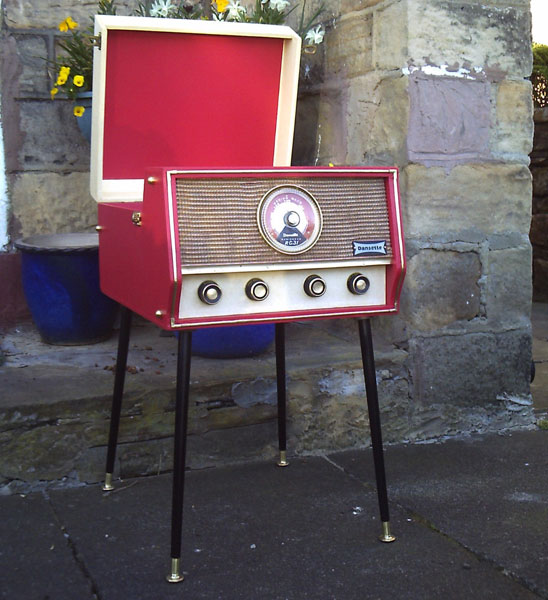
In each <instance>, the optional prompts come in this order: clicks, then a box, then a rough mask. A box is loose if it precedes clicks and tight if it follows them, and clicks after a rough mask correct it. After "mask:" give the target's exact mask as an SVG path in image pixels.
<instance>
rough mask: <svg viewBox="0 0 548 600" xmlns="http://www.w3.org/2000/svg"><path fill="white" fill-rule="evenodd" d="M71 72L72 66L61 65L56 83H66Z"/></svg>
mask: <svg viewBox="0 0 548 600" xmlns="http://www.w3.org/2000/svg"><path fill="white" fill-rule="evenodd" d="M69 73H70V67H61V68H60V69H59V75H57V81H56V82H55V85H64V84H65V83H66V82H67V79H68V76H69Z"/></svg>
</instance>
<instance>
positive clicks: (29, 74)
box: [9, 34, 51, 98]
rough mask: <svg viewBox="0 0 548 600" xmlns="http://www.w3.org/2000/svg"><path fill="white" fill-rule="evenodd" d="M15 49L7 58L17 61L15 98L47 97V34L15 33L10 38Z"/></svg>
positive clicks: (48, 86)
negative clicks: (17, 75)
mask: <svg viewBox="0 0 548 600" xmlns="http://www.w3.org/2000/svg"><path fill="white" fill-rule="evenodd" d="M12 40H13V42H14V47H15V50H16V53H15V56H11V57H9V60H16V61H17V62H18V63H19V73H20V74H19V77H18V78H17V98H49V97H50V96H49V90H50V87H51V86H50V79H49V77H48V63H47V61H46V59H47V57H48V47H47V36H45V35H38V34H32V35H23V34H18V35H17V34H16V35H14V36H13V38H12Z"/></svg>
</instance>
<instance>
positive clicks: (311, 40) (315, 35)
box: [304, 25, 325, 44]
mask: <svg viewBox="0 0 548 600" xmlns="http://www.w3.org/2000/svg"><path fill="white" fill-rule="evenodd" d="M324 35H325V29H324V28H323V26H322V25H318V26H317V27H314V28H312V29H310V30H309V31H308V33H307V34H306V35H305V38H304V40H305V42H306V43H307V44H321V43H322V42H323V36H324Z"/></svg>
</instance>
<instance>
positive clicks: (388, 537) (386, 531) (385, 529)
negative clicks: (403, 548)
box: [379, 522, 396, 544]
mask: <svg viewBox="0 0 548 600" xmlns="http://www.w3.org/2000/svg"><path fill="white" fill-rule="evenodd" d="M379 540H380V541H381V542H384V543H385V544H389V543H390V542H395V541H396V536H395V535H392V534H391V533H390V523H388V522H383V524H382V535H380V536H379Z"/></svg>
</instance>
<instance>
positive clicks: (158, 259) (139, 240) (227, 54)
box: [91, 16, 405, 329]
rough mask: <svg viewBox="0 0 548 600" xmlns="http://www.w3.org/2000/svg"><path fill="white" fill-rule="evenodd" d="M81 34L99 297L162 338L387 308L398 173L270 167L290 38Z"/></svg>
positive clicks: (393, 305)
mask: <svg viewBox="0 0 548 600" xmlns="http://www.w3.org/2000/svg"><path fill="white" fill-rule="evenodd" d="M96 33H97V35H98V36H99V37H100V47H99V48H98V49H97V50H96V53H95V64H94V90H95V91H94V98H93V128H92V165H91V189H92V194H93V195H94V197H95V198H96V199H97V200H98V202H99V227H98V228H99V231H100V238H99V239H100V242H99V249H100V272H101V287H102V290H103V292H104V293H106V294H107V295H108V296H110V297H112V298H114V299H115V300H117V301H118V302H120V303H121V304H122V305H124V306H126V307H128V308H130V309H131V310H133V311H135V312H137V313H139V314H141V315H142V316H144V317H145V318H147V319H149V320H151V321H152V322H154V323H156V324H157V325H159V326H161V327H163V328H164V329H178V328H196V327H207V326H215V325H228V324H249V323H264V322H280V321H289V320H302V319H308V318H329V317H345V316H346V317H350V316H360V315H362V316H366V315H372V314H379V313H386V312H393V311H395V310H397V306H398V299H399V294H400V290H401V283H402V280H403V274H404V270H405V260H404V249H403V237H402V229H401V218H400V208H399V197H398V177H397V175H398V173H397V170H396V169H393V168H367V167H361V168H360V167H353V168H331V169H326V168H288V167H287V168H281V167H285V165H289V163H290V160H291V148H292V139H293V126H294V118H295V105H296V91H297V77H298V66H299V52H300V46H301V42H300V38H298V37H297V36H296V34H295V33H294V32H293V31H292V30H291V29H289V28H287V27H279V26H266V25H251V24H241V23H212V22H208V21H185V20H178V19H174V20H169V19H168V20H166V19H143V18H140V17H112V16H98V17H97V19H96ZM169 165H176V166H177V167H179V168H168V167H169ZM204 165H207V168H203V167H204ZM227 165H229V166H230V168H223V167H226V166H227ZM249 165H253V168H249ZM273 166H274V167H275V168H272V167H273ZM282 238H283V241H281V240H282ZM289 290H291V292H289Z"/></svg>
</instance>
